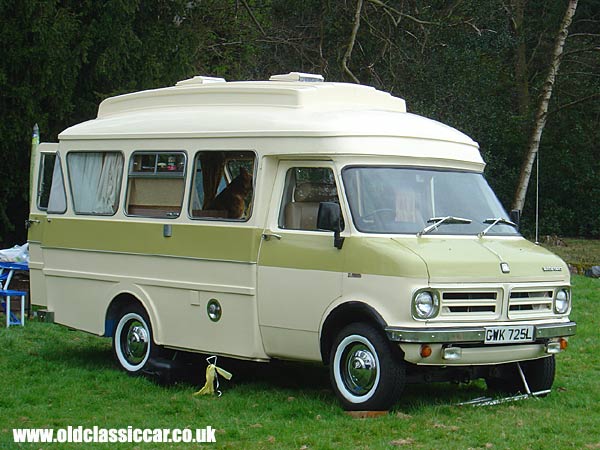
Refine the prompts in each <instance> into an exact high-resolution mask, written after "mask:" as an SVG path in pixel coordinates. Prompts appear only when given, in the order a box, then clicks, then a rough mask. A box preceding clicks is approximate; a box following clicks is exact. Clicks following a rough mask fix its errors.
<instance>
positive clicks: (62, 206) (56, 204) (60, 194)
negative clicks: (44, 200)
mask: <svg viewBox="0 0 600 450" xmlns="http://www.w3.org/2000/svg"><path fill="white" fill-rule="evenodd" d="M66 210H67V194H66V192H65V180H64V178H63V171H62V166H61V165H60V155H59V154H58V153H57V154H56V158H55V159H54V168H53V169H52V185H51V186H50V195H49V196H48V213H51V214H64V213H65V211H66Z"/></svg>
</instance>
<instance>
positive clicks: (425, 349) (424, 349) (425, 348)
mask: <svg viewBox="0 0 600 450" xmlns="http://www.w3.org/2000/svg"><path fill="white" fill-rule="evenodd" d="M431 353H432V350H431V347H430V346H429V345H421V358H429V357H430V356H431Z"/></svg>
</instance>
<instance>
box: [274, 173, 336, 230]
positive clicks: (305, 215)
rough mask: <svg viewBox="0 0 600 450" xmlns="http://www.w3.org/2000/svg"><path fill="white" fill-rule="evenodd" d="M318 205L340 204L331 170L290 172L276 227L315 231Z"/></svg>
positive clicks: (286, 178)
mask: <svg viewBox="0 0 600 450" xmlns="http://www.w3.org/2000/svg"><path fill="white" fill-rule="evenodd" d="M321 202H335V203H339V198H338V194H337V187H336V184H335V178H334V175H333V171H332V170H331V169H329V168H325V167H293V168H291V169H289V170H288V171H287V174H286V177H285V187H284V189H283V198H282V201H281V208H280V210H279V211H280V212H279V227H280V228H285V229H290V230H311V231H317V230H318V228H317V214H318V212H319V203H321Z"/></svg>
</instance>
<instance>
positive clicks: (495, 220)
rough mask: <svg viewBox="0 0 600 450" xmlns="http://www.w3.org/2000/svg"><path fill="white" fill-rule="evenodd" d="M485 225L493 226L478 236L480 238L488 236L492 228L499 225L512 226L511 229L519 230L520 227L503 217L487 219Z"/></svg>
mask: <svg viewBox="0 0 600 450" xmlns="http://www.w3.org/2000/svg"><path fill="white" fill-rule="evenodd" d="M483 223H489V224H491V225H490V226H489V227H487V228H486V229H485V230H483V231H482V232H481V233H479V234H478V235H477V236H479V237H480V238H481V237H484V236H485V235H486V234H487V232H488V231H490V230H491V229H492V228H494V227H495V226H496V225H498V224H499V223H500V224H502V225H510V226H511V227H514V228H515V229H518V228H519V226H518V225H517V224H516V223H514V222H511V221H510V220H508V219H504V218H503V217H493V218H491V219H485V220H484V221H483Z"/></svg>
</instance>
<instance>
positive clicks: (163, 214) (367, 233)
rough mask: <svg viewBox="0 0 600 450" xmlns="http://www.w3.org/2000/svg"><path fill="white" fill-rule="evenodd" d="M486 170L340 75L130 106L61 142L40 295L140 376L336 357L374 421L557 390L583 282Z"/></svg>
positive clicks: (42, 242) (384, 97)
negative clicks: (485, 392)
mask: <svg viewBox="0 0 600 450" xmlns="http://www.w3.org/2000/svg"><path fill="white" fill-rule="evenodd" d="M483 170H484V162H483V160H482V158H481V156H480V153H479V149H478V146H477V143H475V142H474V141H473V140H471V139H470V138H469V137H467V136H465V135H464V134H462V133H460V132H459V131H457V130H455V129H453V128H450V127H448V126H445V125H442V124H441V123H438V122H435V121H433V120H429V119H426V118H424V117H420V116H417V115H414V114H410V113H407V112H406V106H405V102H404V100H402V99H400V98H396V97H393V96H392V95H390V94H388V93H385V92H381V91H378V90H376V89H374V88H371V87H367V86H360V85H354V84H345V83H330V82H323V79H322V77H320V76H318V75H310V74H301V73H290V74H287V75H276V76H273V77H271V79H270V80H269V81H244V82H226V81H225V80H223V79H215V78H209V77H194V78H192V79H189V80H185V81H181V82H179V83H177V85H176V86H173V87H168V88H163V89H156V90H149V91H143V92H136V93H132V94H127V95H121V96H118V97H114V98H109V99H107V100H105V101H104V102H102V103H101V105H100V108H99V111H98V116H97V118H95V119H94V120H90V121H88V122H85V123H81V124H79V125H75V126H73V127H71V128H68V129H66V130H65V131H63V132H62V133H61V134H60V135H59V142H58V143H57V144H41V145H40V146H39V149H38V154H37V157H36V160H35V164H34V172H35V177H36V178H35V180H37V181H36V186H35V189H36V192H35V194H34V195H33V196H32V198H33V199H34V201H33V202H32V205H31V214H30V217H29V220H28V223H29V227H30V228H29V245H30V252H31V263H30V268H31V291H32V293H31V298H32V301H33V303H34V304H38V305H42V306H44V307H45V308H46V310H47V311H48V315H49V316H53V319H54V321H55V322H56V323H59V324H63V325H66V326H68V327H72V328H76V329H79V330H83V331H87V332H89V333H93V334H97V335H100V336H107V337H112V340H113V348H114V354H115V357H116V360H117V362H118V364H119V365H120V366H121V367H122V368H123V369H124V370H125V371H127V372H129V373H132V374H137V373H140V372H142V371H143V370H144V369H145V367H147V365H148V364H150V362H151V361H152V359H153V358H154V357H155V356H156V355H157V354H158V353H159V352H161V354H164V353H165V352H174V351H186V352H197V353H203V354H209V355H223V356H228V357H233V358H240V359H246V360H253V361H265V362H266V361H269V360H271V359H284V360H301V361H322V362H323V363H324V364H327V365H328V366H329V367H330V374H331V382H332V385H333V388H334V390H335V392H336V394H337V396H338V397H339V399H340V400H341V402H342V404H343V406H344V407H345V408H346V409H355V410H357V409H358V410H369V409H386V408H389V407H390V406H391V405H392V404H393V403H394V402H396V401H397V400H398V399H399V398H400V396H401V393H402V390H403V387H404V386H405V384H406V382H407V381H409V382H412V381H419V380H421V381H424V380H450V379H460V380H464V379H472V378H484V379H485V380H486V381H487V383H488V385H489V386H490V387H492V388H499V389H502V390H505V391H511V392H516V391H519V390H521V391H522V392H525V391H528V392H534V393H536V392H537V393H547V392H548V390H549V389H550V387H551V385H552V383H553V380H554V368H555V365H554V364H555V354H557V353H559V352H560V351H561V350H564V349H565V348H566V346H567V337H568V336H571V335H573V334H574V333H575V328H576V325H575V323H573V322H571V321H570V320H569V312H570V310H571V291H570V277H569V271H568V269H567V266H566V265H565V263H564V262H563V261H561V260H560V259H559V258H558V257H556V256H554V255H553V254H551V253H549V252H548V251H546V250H544V249H543V248H541V247H539V246H536V245H533V244H532V243H530V242H528V241H527V240H525V239H524V238H523V237H522V236H521V235H520V234H519V232H518V227H517V224H516V223H515V222H516V220H515V218H514V217H512V215H511V216H509V215H507V213H506V212H505V210H504V209H503V207H502V205H501V204H500V202H499V201H498V199H497V198H496V196H495V195H494V193H493V192H492V190H491V189H490V187H489V186H488V184H487V182H486V181H485V178H484V176H483Z"/></svg>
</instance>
